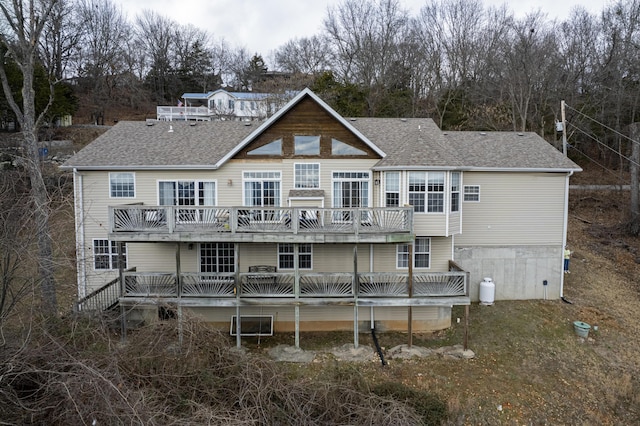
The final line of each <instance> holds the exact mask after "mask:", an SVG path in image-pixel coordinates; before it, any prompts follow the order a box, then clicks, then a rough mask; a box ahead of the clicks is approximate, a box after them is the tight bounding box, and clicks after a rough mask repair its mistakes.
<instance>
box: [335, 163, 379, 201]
mask: <svg viewBox="0 0 640 426" xmlns="http://www.w3.org/2000/svg"><path fill="white" fill-rule="evenodd" d="M346 173H363V174H364V173H366V174H367V177H362V178H356V177H354V178H351V177H349V178H345V177H341V176H339V175H341V174H346ZM372 176H373V173H371V171H369V170H351V171H348V170H333V171H332V172H331V207H332V208H337V209H341V208H352V207H345V206H336V205H335V204H336V202H335V201H336V194H335V192H336V190H335V184H336V182H366V183H367V188H366V190H367V197H366V199H365V200H364V202H365V205H362V206H358V207H357V208H368V207H370V206H371V202H372V197H373V194H372V192H373V191H372V189H371V188H372V186H371V183H372V182H371V178H372Z"/></svg>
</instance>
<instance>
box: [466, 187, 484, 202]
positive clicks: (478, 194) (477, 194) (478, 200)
mask: <svg viewBox="0 0 640 426" xmlns="http://www.w3.org/2000/svg"><path fill="white" fill-rule="evenodd" d="M468 188H477V190H478V191H477V193H467V189H468ZM467 195H475V196H477V198H478V199H477V200H468V199H467ZM462 202H463V203H479V202H480V185H463V186H462Z"/></svg>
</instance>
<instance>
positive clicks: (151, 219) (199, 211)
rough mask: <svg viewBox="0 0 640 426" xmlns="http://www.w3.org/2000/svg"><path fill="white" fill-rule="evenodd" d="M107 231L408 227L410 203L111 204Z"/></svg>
mask: <svg viewBox="0 0 640 426" xmlns="http://www.w3.org/2000/svg"><path fill="white" fill-rule="evenodd" d="M109 226H110V232H159V233H174V232H194V231H205V230H206V231H208V232H219V233H241V232H263V233H269V232H282V233H293V234H300V233H319V232H322V233H341V234H353V233H396V232H400V233H408V232H411V229H412V227H413V209H412V208H411V207H372V208H314V209H309V208H290V207H268V208H255V207H205V206H201V207H193V206H142V205H131V206H111V207H109Z"/></svg>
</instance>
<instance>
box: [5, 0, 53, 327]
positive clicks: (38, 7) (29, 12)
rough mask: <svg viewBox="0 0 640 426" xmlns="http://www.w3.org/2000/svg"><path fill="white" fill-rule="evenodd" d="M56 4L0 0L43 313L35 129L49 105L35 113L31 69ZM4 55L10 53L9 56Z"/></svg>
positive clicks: (45, 275)
mask: <svg viewBox="0 0 640 426" xmlns="http://www.w3.org/2000/svg"><path fill="white" fill-rule="evenodd" d="M56 3H57V0H42V1H36V0H24V1H22V0H13V1H12V2H11V3H9V2H1V3H0V11H1V12H2V16H3V18H4V28H3V31H1V32H0V41H2V43H3V44H4V45H5V47H6V50H4V49H3V50H2V52H1V57H0V80H2V88H3V90H4V94H5V97H6V98H7V101H8V103H9V105H10V107H11V109H12V110H13V112H14V114H15V115H16V117H17V120H18V122H19V124H20V127H21V128H22V135H23V139H22V147H23V150H24V154H25V167H26V169H27V170H28V174H29V178H30V181H31V201H32V203H33V214H34V222H35V235H36V237H37V242H38V268H39V280H40V288H41V292H42V309H43V312H44V313H45V314H46V315H55V314H56V313H57V301H56V284H55V277H54V262H53V250H52V246H53V242H52V238H51V231H50V224H49V214H50V208H49V204H48V201H49V198H48V194H47V188H46V185H45V182H44V179H43V177H42V170H41V168H40V160H39V153H38V129H39V127H40V125H41V124H42V122H43V120H44V117H45V115H44V114H45V112H46V109H47V108H48V107H47V108H45V111H44V112H42V113H40V114H39V115H37V114H36V107H35V90H34V70H35V68H36V66H37V60H38V54H39V51H38V48H39V41H40V39H41V37H42V34H43V31H44V27H45V24H46V22H47V20H48V18H49V16H50V15H51V13H52V9H53V7H54V6H55V5H56ZM7 56H10V59H9V58H7ZM6 60H13V61H14V62H15V63H16V64H17V66H18V68H19V69H20V72H21V74H22V105H18V103H17V102H16V100H15V98H14V96H13V92H12V90H11V87H10V86H9V81H8V78H7V74H6V72H5V68H4V63H5V61H6ZM49 93H50V97H49V105H51V103H52V102H53V87H51V88H50V92H49Z"/></svg>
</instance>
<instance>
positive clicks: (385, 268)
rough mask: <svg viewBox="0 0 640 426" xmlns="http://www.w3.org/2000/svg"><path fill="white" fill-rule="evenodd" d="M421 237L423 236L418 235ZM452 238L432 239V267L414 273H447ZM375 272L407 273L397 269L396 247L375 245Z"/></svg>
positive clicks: (416, 270) (415, 270)
mask: <svg viewBox="0 0 640 426" xmlns="http://www.w3.org/2000/svg"><path fill="white" fill-rule="evenodd" d="M418 236H421V235H418ZM452 243H453V240H452V239H451V238H444V237H432V238H431V267H430V268H429V269H422V268H420V269H414V272H447V271H448V270H449V260H451V244H452ZM373 250H374V253H375V261H374V272H390V271H397V272H403V271H404V272H406V269H398V268H396V245H395V244H385V245H374V249H373Z"/></svg>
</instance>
